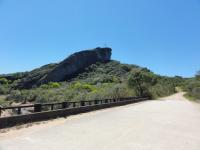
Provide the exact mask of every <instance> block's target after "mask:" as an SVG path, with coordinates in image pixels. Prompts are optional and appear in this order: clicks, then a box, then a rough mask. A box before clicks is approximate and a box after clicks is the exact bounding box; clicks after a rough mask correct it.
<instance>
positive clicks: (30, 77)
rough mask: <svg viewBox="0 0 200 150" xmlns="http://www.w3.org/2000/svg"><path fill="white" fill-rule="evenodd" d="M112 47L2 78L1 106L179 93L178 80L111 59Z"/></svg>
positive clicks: (75, 54)
mask: <svg viewBox="0 0 200 150" xmlns="http://www.w3.org/2000/svg"><path fill="white" fill-rule="evenodd" d="M111 54H112V49H111V48H95V49H92V50H84V51H81V52H77V53H74V54H72V55H70V56H69V57H68V58H66V59H65V60H63V61H61V62H60V63H55V64H48V65H45V66H42V67H40V68H38V69H34V70H32V71H30V72H23V73H15V74H9V75H2V76H0V95H4V97H6V98H5V99H0V104H8V103H11V102H20V103H21V102H22V103H26V102H31V103H47V102H58V101H80V100H93V99H105V98H119V97H129V96H150V97H154V98H155V97H161V96H166V95H170V94H172V93H174V92H175V86H176V85H177V84H178V83H179V80H177V79H176V78H170V77H164V76H160V75H157V74H154V73H153V72H152V71H150V70H149V69H147V68H142V67H139V66H137V65H129V64H122V63H120V62H119V61H115V60H111Z"/></svg>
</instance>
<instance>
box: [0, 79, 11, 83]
mask: <svg viewBox="0 0 200 150" xmlns="http://www.w3.org/2000/svg"><path fill="white" fill-rule="evenodd" d="M8 82H9V81H8V80H7V79H6V78H0V84H8Z"/></svg>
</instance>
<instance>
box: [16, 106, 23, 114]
mask: <svg viewBox="0 0 200 150" xmlns="http://www.w3.org/2000/svg"><path fill="white" fill-rule="evenodd" d="M21 113H22V111H21V107H18V108H17V114H18V115H19V114H21Z"/></svg>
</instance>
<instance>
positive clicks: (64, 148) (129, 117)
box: [0, 93, 200, 150]
mask: <svg viewBox="0 0 200 150" xmlns="http://www.w3.org/2000/svg"><path fill="white" fill-rule="evenodd" d="M0 150H200V105H199V104H196V103H193V102H190V101H188V100H185V99H184V98H183V93H178V94H175V95H173V96H170V97H167V98H164V99H161V100H152V101H147V102H141V103H137V104H131V105H127V106H122V107H116V108H110V109H105V110H100V111H95V112H90V113H86V114H81V115H76V116H71V117H68V118H66V119H64V118H61V119H57V120H54V121H51V122H48V123H45V124H40V125H34V126H32V127H28V128H23V129H19V130H11V131H9V132H7V133H1V134H0Z"/></svg>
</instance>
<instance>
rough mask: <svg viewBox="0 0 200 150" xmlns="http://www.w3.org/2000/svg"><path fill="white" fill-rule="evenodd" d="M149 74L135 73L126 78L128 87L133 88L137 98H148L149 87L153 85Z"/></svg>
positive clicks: (152, 78)
mask: <svg viewBox="0 0 200 150" xmlns="http://www.w3.org/2000/svg"><path fill="white" fill-rule="evenodd" d="M154 80H155V79H154V76H152V74H151V73H147V72H143V71H136V72H133V73H132V74H131V75H130V76H129V78H128V86H129V87H130V88H133V89H134V90H135V92H136V95H137V96H149V95H150V94H149V90H148V88H149V86H150V85H152V84H155V83H154V82H155V81H154Z"/></svg>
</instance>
